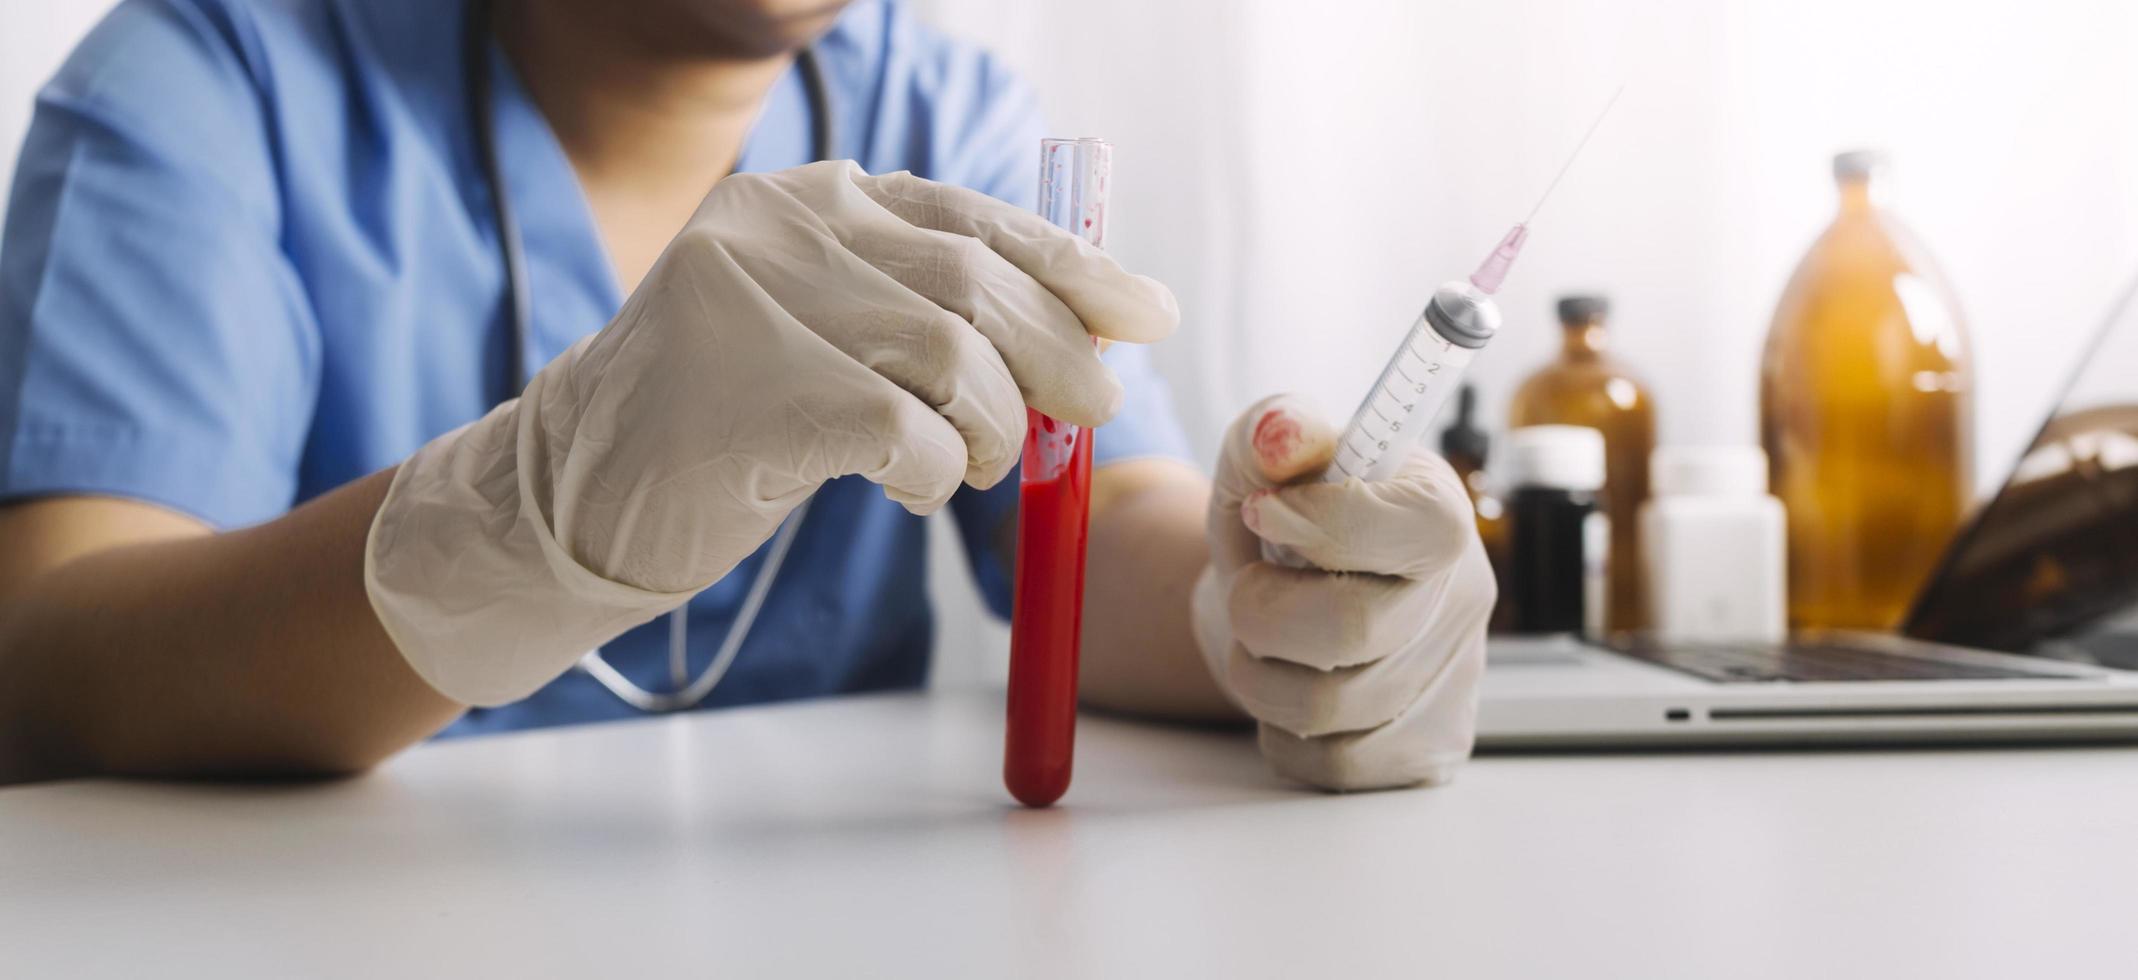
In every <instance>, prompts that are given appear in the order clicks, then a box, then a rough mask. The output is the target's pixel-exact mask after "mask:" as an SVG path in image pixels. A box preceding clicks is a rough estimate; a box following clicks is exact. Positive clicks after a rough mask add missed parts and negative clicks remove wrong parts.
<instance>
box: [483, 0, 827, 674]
mask: <svg viewBox="0 0 2138 980" xmlns="http://www.w3.org/2000/svg"><path fill="white" fill-rule="evenodd" d="M490 10H491V6H490V0H470V2H469V4H468V8H467V14H466V17H465V22H464V23H463V24H462V25H461V33H462V39H461V45H462V47H461V65H462V69H463V71H464V72H465V78H464V79H463V86H462V87H463V88H464V89H465V93H466V95H467V100H468V105H467V111H468V117H469V118H470V119H472V120H474V123H475V155H476V161H477V163H478V165H480V166H481V168H482V172H483V180H484V181H485V182H487V183H488V184H489V185H490V213H491V218H492V220H494V221H495V222H496V223H497V237H498V242H499V251H500V252H501V253H502V256H503V265H504V271H505V308H506V315H507V317H508V318H509V320H510V322H511V324H512V329H511V330H510V331H508V332H507V333H506V337H505V377H504V379H503V381H504V389H503V391H504V398H514V397H517V396H518V395H519V393H520V391H521V390H522V389H524V388H526V387H527V380H528V376H527V367H526V363H525V356H526V352H527V351H528V350H529V349H531V348H532V346H533V338H534V321H533V313H532V312H531V311H530V309H529V307H528V302H529V300H528V288H527V255H526V252H525V250H524V248H523V247H522V243H521V240H520V223H519V219H518V217H517V216H515V215H514V214H513V211H512V203H511V201H510V199H509V197H510V196H509V195H508V194H507V193H506V188H505V171H504V168H503V167H502V166H501V165H500V164H499V162H498V155H497V127H496V124H495V121H494V120H493V119H492V118H491V115H490V101H491V86H490V71H491V67H492V66H491V64H490ZM794 64H795V67H796V68H798V69H800V70H801V73H802V90H803V92H804V94H805V95H806V96H807V98H808V99H809V122H810V130H809V156H810V159H812V160H830V159H833V153H832V151H833V149H834V148H835V147H834V138H835V137H834V135H833V134H834V133H835V132H836V130H835V127H834V126H833V122H834V120H833V117H832V104H831V87H830V84H829V83H828V81H827V80H826V79H825V77H824V68H823V66H822V65H821V64H819V63H818V62H817V57H816V52H815V50H814V49H812V48H806V47H805V48H803V49H802V50H801V51H799V52H797V53H796V54H795V56H794ZM500 400H503V399H500ZM808 512H809V502H808V501H806V500H805V501H803V503H802V505H801V506H800V507H797V508H795V509H794V512H793V513H791V514H789V515H787V519H786V521H784V522H782V523H781V524H780V528H779V531H778V532H777V533H775V534H774V535H773V536H772V543H771V549H770V550H769V551H767V552H766V553H765V560H764V563H763V564H761V565H759V566H758V569H757V576H756V577H755V578H754V579H752V580H751V582H750V590H749V592H747V593H745V594H744V595H743V600H742V605H741V607H740V608H738V609H737V610H736V612H735V620H734V622H731V623H729V624H728V631H727V635H726V636H724V637H722V638H721V641H720V649H719V651H718V652H716V653H714V655H713V659H712V662H711V663H709V664H707V665H706V668H705V671H704V672H703V673H700V674H699V675H698V676H696V677H692V676H690V665H689V663H688V657H687V652H688V648H687V644H686V641H687V639H688V637H689V633H690V616H689V613H690V605H689V604H688V603H685V604H684V605H682V606H679V607H677V608H676V609H675V610H674V611H673V612H670V613H669V614H668V677H669V683H670V685H671V689H669V690H666V691H649V690H647V689H646V688H643V687H640V686H639V685H638V684H637V683H636V682H634V681H632V680H631V679H630V678H628V677H625V676H624V675H623V672H622V671H619V670H617V669H616V668H615V667H613V666H611V665H610V664H609V662H608V660H606V659H604V658H603V657H602V655H601V650H600V649H598V648H597V649H594V650H589V651H587V653H586V656H584V657H581V658H580V660H579V669H580V670H581V671H584V672H585V673H586V674H587V675H588V676H591V677H592V678H594V679H595V680H596V681H599V682H600V683H601V686H603V687H605V688H608V689H609V693H611V694H614V695H616V696H617V697H618V698H619V699H621V700H622V701H623V702H624V703H626V704H629V705H631V706H632V707H634V708H637V709H639V710H640V711H648V712H668V711H683V710H687V709H689V708H694V707H697V706H698V705H699V704H700V703H702V702H703V701H704V700H705V699H706V697H707V696H709V695H711V694H712V693H713V688H714V686H715V685H718V684H719V683H720V679H721V678H722V677H725V676H727V672H728V668H729V667H730V666H732V665H733V664H734V662H735V656H736V655H737V654H739V653H741V652H742V643H743V641H744V640H745V639H748V638H749V635H750V627H752V626H754V625H756V622H757V613H758V610H759V609H761V608H763V606H764V602H765V597H766V596H767V595H768V594H770V593H771V591H772V583H773V581H774V580H775V579H777V578H778V577H779V570H780V566H781V565H783V564H785V563H786V561H787V552H788V550H789V549H791V548H792V547H793V546H794V538H795V535H796V533H797V532H798V531H800V530H801V527H802V520H803V518H804V516H805V515H806V514H807V513H808Z"/></svg>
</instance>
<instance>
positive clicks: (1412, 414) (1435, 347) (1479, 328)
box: [1262, 282, 1500, 568]
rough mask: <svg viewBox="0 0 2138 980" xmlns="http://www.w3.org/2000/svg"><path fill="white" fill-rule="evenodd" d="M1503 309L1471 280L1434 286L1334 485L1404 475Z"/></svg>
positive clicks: (1366, 403)
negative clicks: (1404, 464)
mask: <svg viewBox="0 0 2138 980" xmlns="http://www.w3.org/2000/svg"><path fill="white" fill-rule="evenodd" d="M1499 327H1500V311H1499V307H1497V306H1495V305H1493V302H1492V297H1490V296H1488V295H1486V294H1485V293H1484V292H1483V291H1482V290H1479V289H1478V288H1477V287H1475V286H1473V285H1471V284H1469V283H1466V282H1450V283H1445V284H1443V285H1442V286H1441V287H1440V288H1439V289H1437V290H1434V291H1433V298H1432V300H1431V301H1429V302H1428V303H1426V306H1425V311H1424V312H1423V313H1420V314H1419V315H1418V319H1417V320H1415V321H1413V322H1412V323H1411V328H1410V331H1409V332H1408V333H1407V334H1405V335H1404V338H1403V344H1402V346H1400V347H1397V348H1396V353H1395V356H1393V357H1390V358H1389V359H1388V366H1386V367H1384V368H1382V369H1381V376H1380V377H1379V378H1377V379H1375V381H1374V383H1373V388H1372V389H1371V390H1369V391H1368V392H1367V393H1366V397H1365V399H1364V400H1363V401H1361V402H1360V403H1359V408H1358V411H1357V412H1354V413H1352V416H1351V422H1350V424H1349V425H1346V426H1344V431H1343V434H1342V435H1340V436H1338V437H1337V444H1336V455H1335V457H1334V458H1332V459H1331V460H1330V461H1329V466H1328V468H1326V469H1324V470H1323V471H1322V475H1321V478H1322V480H1324V481H1325V482H1329V483H1342V482H1343V481H1345V480H1349V479H1359V480H1365V481H1367V482H1369V483H1370V482H1375V481H1379V480H1386V479H1388V478H1390V477H1393V476H1395V475H1396V471H1398V470H1400V469H1402V468H1403V463H1404V461H1405V460H1408V459H1409V458H1410V457H1411V454H1412V452H1414V451H1415V450H1416V449H1417V447H1418V440H1420V439H1423V438H1425V433H1426V430H1427V429H1430V428H1432V425H1433V420H1434V419H1435V418H1437V417H1439V415H1440V410H1441V409H1442V408H1444V407H1446V405H1447V403H1448V399H1449V398H1450V397H1452V396H1453V395H1454V394H1455V392H1456V390H1457V389H1458V388H1461V387H1462V375H1463V371H1464V370H1465V369H1466V368H1468V367H1469V366H1470V361H1471V359H1472V358H1474V357H1476V356H1477V352H1478V351H1479V350H1482V349H1483V348H1484V346H1485V344H1487V343H1488V342H1490V341H1491V340H1492V336H1493V335H1494V334H1495V333H1498V332H1499ZM1262 551H1263V555H1264V556H1265V557H1267V558H1269V559H1270V560H1272V561H1276V562H1280V563H1282V564H1285V565H1290V566H1292V567H1294V568H1298V567H1303V566H1304V565H1305V562H1304V561H1303V560H1301V559H1300V558H1299V557H1298V556H1297V555H1294V554H1291V553H1290V552H1289V551H1288V550H1286V549H1282V548H1277V547H1274V546H1268V545H1265V546H1264V547H1263V549H1262Z"/></svg>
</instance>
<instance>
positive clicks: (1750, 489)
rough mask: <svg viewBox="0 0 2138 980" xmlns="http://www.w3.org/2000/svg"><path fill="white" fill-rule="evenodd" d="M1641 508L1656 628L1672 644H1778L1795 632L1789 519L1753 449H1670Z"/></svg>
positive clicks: (1657, 459) (1657, 458)
mask: <svg viewBox="0 0 2138 980" xmlns="http://www.w3.org/2000/svg"><path fill="white" fill-rule="evenodd" d="M1648 474H1649V476H1648V479H1649V491H1650V494H1651V496H1650V497H1649V500H1648V503H1647V504H1646V505H1645V506H1643V507H1642V508H1641V542H1642V551H1643V552H1644V554H1643V555H1642V559H1643V561H1644V563H1645V566H1646V568H1645V570H1646V571H1647V573H1648V603H1649V612H1650V626H1651V628H1652V629H1654V631H1655V633H1656V637H1657V638H1658V639H1660V640H1663V641H1664V642H1672V643H1685V642H1691V643H1707V642H1719V643H1734V642H1750V643H1772V642H1778V641H1780V640H1781V639H1783V637H1784V635H1785V634H1786V632H1787V631H1788V622H1787V619H1786V616H1787V613H1786V610H1787V608H1788V605H1787V599H1788V597H1787V595H1786V594H1785V591H1784V590H1785V589H1787V588H1788V572H1789V567H1788V552H1787V542H1788V538H1787V535H1786V534H1785V531H1786V525H1785V522H1786V521H1787V518H1786V517H1785V516H1784V513H1783V510H1782V502H1781V501H1779V500H1777V499H1775V498H1774V497H1773V496H1771V495H1769V494H1768V493H1767V454H1766V453H1763V452H1761V451H1760V450H1759V449H1757V448H1755V447H1752V446H1665V447H1663V448H1661V449H1658V450H1656V451H1655V454H1654V455H1653V456H1652V457H1650V459H1649V466H1648Z"/></svg>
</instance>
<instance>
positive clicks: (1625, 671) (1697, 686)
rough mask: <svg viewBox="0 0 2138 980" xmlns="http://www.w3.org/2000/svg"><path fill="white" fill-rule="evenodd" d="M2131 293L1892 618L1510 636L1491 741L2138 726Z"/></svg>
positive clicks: (1486, 692)
mask: <svg viewBox="0 0 2138 980" xmlns="http://www.w3.org/2000/svg"><path fill="white" fill-rule="evenodd" d="M2134 296H2138V282H2134V283H2133V284H2132V285H2131V286H2130V287H2128V288H2126V289H2125V291H2124V293H2123V295H2122V297H2121V298H2120V299H2119V300H2118V301H2117V302H2116V303H2115V304H2114V306H2113V308H2112V310H2111V312H2110V314H2109V316H2108V318H2107V321H2106V322H2105V323H2104V324H2103V325H2102V327H2101V329H2100V330H2099V332H2098V333H2097V334H2096V336H2095V338H2094V340H2093V343H2092V345H2091V349H2090V350H2089V352H2088V354H2087V356H2086V357H2085V358H2084V359H2083V360H2082V361H2081V362H2080V366H2079V367H2078V369H2077V370H2076V371H2074V372H2073V376H2072V379H2071V381H2070V382H2069V383H2068V384H2067V385H2066V387H2065V389H2064V394H2063V397H2062V399H2061V401H2060V403H2059V404H2058V406H2057V408H2056V410H2055V411H2054V412H2053V413H2051V415H2050V418H2049V420H2048V421H2047V422H2046V423H2045V424H2044V425H2043V426H2042V428H2041V430H2040V431H2039V433H2038V434H2037V435H2036V436H2035V438H2034V440H2033V442H2032V443H2031V444H2029V446H2028V448H2027V450H2026V451H2025V452H2024V453H2022V454H2021V457H2020V459H2019V461H2018V463H2017V464H2016V465H2015V466H2014V467H2013V468H2012V470H2011V472H2010V473H2009V474H2008V475H2007V477H2006V479H2005V481H2004V483H2003V485H2002V486H2000V487H1999V489H1998V491H1997V493H1996V494H1995V495H1994V496H1993V497H1991V498H1990V500H1989V502H1988V503H1987V504H1986V505H1984V506H1982V507H1980V508H1978V509H1977V510H1976V511H1974V513H1973V514H1972V516H1971V517H1970V518H1969V520H1968V521H1967V522H1966V524H1965V526H1964V528H1963V530H1962V531H1961V532H1960V534H1959V535H1958V536H1956V537H1955V538H1954V539H1953V541H1952V543H1951V545H1950V546H1949V547H1948V548H1947V550H1946V553H1945V555H1944V556H1943V558H1942V560H1941V561H1940V563H1939V564H1938V565H1937V566H1936V568H1935V570H1934V571H1933V572H1932V574H1931V575H1930V576H1928V578H1927V579H1926V580H1925V582H1924V584H1923V586H1922V588H1921V590H1920V591H1919V592H1918V594H1917V596H1916V598H1915V601H1914V603H1913V605H1912V607H1911V609H1910V611H1909V613H1908V615H1907V616H1906V618H1905V619H1904V620H1903V621H1902V623H1901V625H1900V628H1899V629H1898V630H1897V631H1896V632H1894V633H1890V634H1879V633H1854V632H1828V633H1799V634H1794V635H1792V636H1791V637H1790V638H1789V640H1788V641H1787V642H1785V643H1780V644H1727V643H1665V642H1660V641H1658V640H1656V639H1654V638H1652V637H1645V636H1640V635H1628V636H1623V637H1616V638H1613V639H1612V640H1610V641H1608V642H1602V643H1593V642H1587V641H1584V640H1581V639H1578V638H1575V637H1569V636H1559V637H1543V638H1529V637H1501V636H1494V637H1492V639H1491V640H1490V642H1488V643H1487V645H1486V650H1487V652H1486V657H1487V661H1486V662H1487V665H1488V666H1487V669H1486V671H1485V681H1484V685H1483V693H1482V702H1481V704H1480V706H1479V717H1478V746H1479V748H1481V749H1488V750H1489V749H1561V748H1617V747H1643V746H1688V747H1692V746H1747V745H1812V744H1841V745H1846V744H1864V745H1869V744H1891V743H1963V742H2003V743H2019V742H2045V741H2057V742H2071V741H2095V740H2138V304H2134V301H2133V297H2134Z"/></svg>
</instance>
